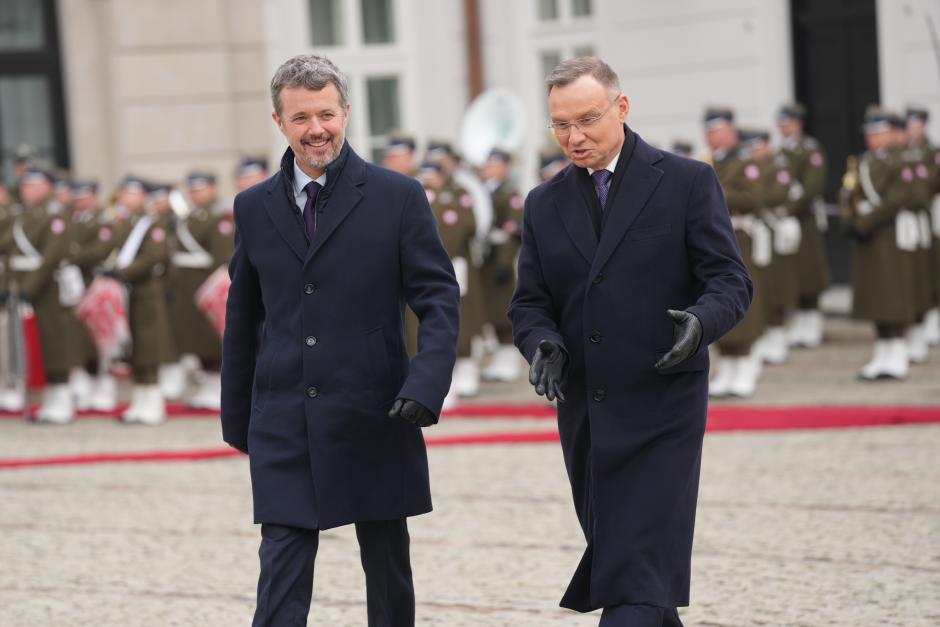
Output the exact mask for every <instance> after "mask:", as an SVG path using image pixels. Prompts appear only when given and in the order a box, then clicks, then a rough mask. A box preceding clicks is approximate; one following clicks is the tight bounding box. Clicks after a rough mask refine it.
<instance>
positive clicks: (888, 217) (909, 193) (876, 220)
mask: <svg viewBox="0 0 940 627" xmlns="http://www.w3.org/2000/svg"><path fill="white" fill-rule="evenodd" d="M905 169H907V170H908V176H907V178H903V177H902V172H903V171H904V170H905ZM913 180H914V174H913V173H912V172H910V166H909V165H902V166H897V167H895V168H894V169H893V170H892V172H891V175H890V177H889V179H888V183H887V185H886V186H885V193H884V195H883V196H882V197H881V203H880V204H878V205H875V206H874V207H873V208H872V212H871V213H869V214H867V215H856V216H855V218H854V220H853V224H854V226H855V228H856V229H857V230H858V232H859V233H860V234H861V235H863V236H868V235H871V234H872V233H874V232H875V231H877V230H878V229H881V228H883V227H885V226H889V225H891V224H894V220H895V218H897V215H898V213H900V211H901V209H904V208H905V207H910V206H912V205H913V203H914V202H916V200H917V191H916V188H915V185H913V183H912V182H911V181H913Z"/></svg>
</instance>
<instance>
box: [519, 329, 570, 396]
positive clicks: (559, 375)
mask: <svg viewBox="0 0 940 627" xmlns="http://www.w3.org/2000/svg"><path fill="white" fill-rule="evenodd" d="M567 363H568V356H567V355H565V351H564V350H563V349H562V348H561V346H559V345H558V344H556V343H555V342H552V341H549V340H542V341H541V342H539V348H538V350H537V351H535V356H534V357H533V358H532V365H531V366H529V383H531V384H532V385H534V386H535V393H536V394H538V395H539V396H544V397H545V398H547V399H548V400H550V401H553V400H555V399H556V398H557V399H558V400H559V401H561V402H562V403H564V402H565V395H564V394H563V393H562V391H561V386H562V384H563V383H564V375H565V364H567Z"/></svg>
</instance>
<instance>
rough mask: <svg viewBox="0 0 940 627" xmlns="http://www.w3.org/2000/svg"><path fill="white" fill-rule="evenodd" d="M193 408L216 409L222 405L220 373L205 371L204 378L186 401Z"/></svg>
mask: <svg viewBox="0 0 940 627" xmlns="http://www.w3.org/2000/svg"><path fill="white" fill-rule="evenodd" d="M186 404H187V405H188V406H190V407H192V408H193V409H212V410H216V411H218V410H219V409H221V407H222V373H220V372H206V376H205V378H204V379H203V380H202V383H200V384H199V389H197V390H196V393H195V394H193V397H192V398H191V399H189V402H188V403H186Z"/></svg>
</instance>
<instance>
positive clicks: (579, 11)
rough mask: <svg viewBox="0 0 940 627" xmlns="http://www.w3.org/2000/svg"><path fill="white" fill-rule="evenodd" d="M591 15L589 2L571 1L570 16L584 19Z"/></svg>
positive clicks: (588, 0)
mask: <svg viewBox="0 0 940 627" xmlns="http://www.w3.org/2000/svg"><path fill="white" fill-rule="evenodd" d="M590 14H591V0H571V15H573V16H575V17H584V16H587V15H590Z"/></svg>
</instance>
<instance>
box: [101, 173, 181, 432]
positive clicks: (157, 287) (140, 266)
mask: <svg viewBox="0 0 940 627" xmlns="http://www.w3.org/2000/svg"><path fill="white" fill-rule="evenodd" d="M125 187H126V186H125ZM142 195H143V199H142V200H141V201H140V202H136V199H135V202H133V203H132V206H131V207H128V208H129V209H131V210H132V211H133V214H132V216H131V219H130V231H129V232H128V234H127V236H126V237H125V238H124V239H123V241H122V242H121V245H120V247H119V248H117V249H116V250H117V254H116V255H112V256H111V257H110V258H109V260H108V263H107V266H106V271H107V273H108V274H109V275H111V276H113V277H114V278H116V279H118V280H120V281H122V282H123V283H124V284H125V285H126V286H127V292H128V307H127V313H128V323H129V325H130V330H131V344H132V346H131V371H132V373H133V377H134V388H133V392H132V395H131V404H130V406H129V407H128V408H127V410H126V411H125V412H124V413H123V414H122V415H121V419H122V420H124V422H127V423H140V424H148V425H155V424H160V423H162V422H163V421H164V420H166V407H165V403H164V399H163V396H162V394H161V393H160V387H159V385H158V381H157V372H158V369H159V367H160V365H161V364H162V363H165V362H166V361H167V359H168V355H167V351H168V350H169V349H170V347H172V333H171V329H170V318H169V311H168V308H167V301H166V286H165V284H164V280H165V277H166V274H167V268H168V266H169V262H170V250H169V245H168V241H167V240H168V236H169V234H168V232H167V228H166V216H165V215H159V214H156V213H155V212H153V211H151V210H150V208H149V207H148V206H147V203H146V199H147V195H146V191H144V190H142ZM125 206H126V204H125Z"/></svg>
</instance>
